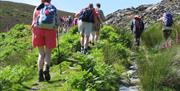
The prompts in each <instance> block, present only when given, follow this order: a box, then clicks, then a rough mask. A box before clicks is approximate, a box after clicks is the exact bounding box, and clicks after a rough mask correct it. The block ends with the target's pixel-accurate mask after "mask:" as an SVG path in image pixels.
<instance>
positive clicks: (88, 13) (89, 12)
mask: <svg viewBox="0 0 180 91" xmlns="http://www.w3.org/2000/svg"><path fill="white" fill-rule="evenodd" d="M79 19H80V20H82V21H83V22H89V23H93V22H94V15H93V9H90V8H86V9H85V10H83V11H82V12H81V13H80V17H79Z"/></svg>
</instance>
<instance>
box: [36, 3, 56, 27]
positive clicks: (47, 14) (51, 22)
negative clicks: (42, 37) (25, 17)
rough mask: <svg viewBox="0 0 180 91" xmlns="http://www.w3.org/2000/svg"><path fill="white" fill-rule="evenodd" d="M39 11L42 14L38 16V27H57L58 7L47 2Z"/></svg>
mask: <svg viewBox="0 0 180 91" xmlns="http://www.w3.org/2000/svg"><path fill="white" fill-rule="evenodd" d="M39 12H40V14H39V16H38V17H37V25H38V27H39V28H44V29H55V28H56V25H57V24H56V23H57V13H56V7H54V6H53V5H51V4H47V3H46V4H45V5H44V7H43V8H42V9H40V11H39Z"/></svg>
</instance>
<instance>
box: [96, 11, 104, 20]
mask: <svg viewBox="0 0 180 91" xmlns="http://www.w3.org/2000/svg"><path fill="white" fill-rule="evenodd" d="M97 12H98V13H99V15H100V18H101V20H102V21H105V20H106V18H105V16H104V13H103V11H102V10H100V9H97Z"/></svg>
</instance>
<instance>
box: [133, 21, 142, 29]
mask: <svg viewBox="0 0 180 91" xmlns="http://www.w3.org/2000/svg"><path fill="white" fill-rule="evenodd" d="M133 23H134V28H135V31H142V30H144V24H143V22H142V20H141V19H134V22H133Z"/></svg>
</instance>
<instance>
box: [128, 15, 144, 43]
mask: <svg viewBox="0 0 180 91" xmlns="http://www.w3.org/2000/svg"><path fill="white" fill-rule="evenodd" d="M131 31H132V32H133V33H134V38H135V43H136V45H137V46H139V45H140V37H141V34H142V32H143V31H144V22H143V21H142V19H141V17H140V16H139V15H135V16H134V18H133V20H132V22H131Z"/></svg>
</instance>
